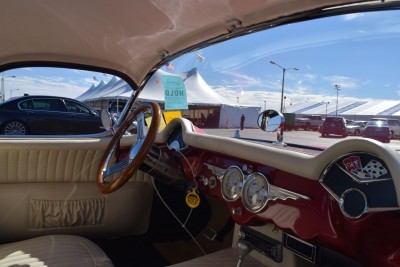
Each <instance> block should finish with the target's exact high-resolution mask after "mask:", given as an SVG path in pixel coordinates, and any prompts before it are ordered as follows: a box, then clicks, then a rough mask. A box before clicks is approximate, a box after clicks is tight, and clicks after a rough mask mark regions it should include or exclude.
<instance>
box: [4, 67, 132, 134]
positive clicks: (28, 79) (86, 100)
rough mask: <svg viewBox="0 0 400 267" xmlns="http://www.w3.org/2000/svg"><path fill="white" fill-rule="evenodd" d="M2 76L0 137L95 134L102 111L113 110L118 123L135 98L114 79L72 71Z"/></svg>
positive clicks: (45, 70) (41, 70)
mask: <svg viewBox="0 0 400 267" xmlns="http://www.w3.org/2000/svg"><path fill="white" fill-rule="evenodd" d="M1 77H4V78H3V81H2V86H1V87H2V88H1V90H0V91H1V92H0V109H1V112H0V135H11V134H13V135H31V136H34V135H41V136H44V135H49V136H53V135H85V134H98V133H101V132H104V131H106V129H105V127H104V125H103V123H102V119H101V116H100V113H101V112H102V110H108V109H109V108H110V106H112V107H113V108H114V107H115V109H113V111H115V112H112V115H111V114H110V116H113V117H115V118H117V117H118V114H117V112H118V111H121V110H122V108H123V107H124V105H125V103H126V101H127V100H128V99H129V98H130V97H131V95H132V94H133V93H134V90H133V89H134V86H131V85H130V84H128V83H127V82H126V81H125V80H124V79H121V78H120V77H118V76H115V75H113V74H111V73H104V72H97V71H92V70H82V69H77V68H56V67H32V66H26V67H23V68H15V69H9V70H6V71H3V73H2V76H1ZM1 96H2V97H1ZM20 110H22V111H23V112H21V111H20ZM3 129H7V131H5V130H3ZM28 138H29V136H28Z"/></svg>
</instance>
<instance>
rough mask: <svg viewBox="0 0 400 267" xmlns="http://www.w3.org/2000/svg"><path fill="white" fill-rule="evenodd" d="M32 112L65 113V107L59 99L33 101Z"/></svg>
mask: <svg viewBox="0 0 400 267" xmlns="http://www.w3.org/2000/svg"><path fill="white" fill-rule="evenodd" d="M32 102H33V109H34V110H45V111H59V112H60V111H61V112H65V111H66V109H65V106H64V104H63V103H62V102H61V100H59V99H40V98H39V99H33V100H32Z"/></svg>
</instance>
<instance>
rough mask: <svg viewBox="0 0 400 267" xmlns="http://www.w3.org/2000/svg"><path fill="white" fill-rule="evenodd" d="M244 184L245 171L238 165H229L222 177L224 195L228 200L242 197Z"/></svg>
mask: <svg viewBox="0 0 400 267" xmlns="http://www.w3.org/2000/svg"><path fill="white" fill-rule="evenodd" d="M242 185H243V172H242V171H241V169H240V168H239V167H237V166H231V167H229V168H228V169H227V170H226V171H225V173H224V176H223V177H222V184H221V191H222V196H223V197H224V199H225V200H227V201H235V200H237V199H238V198H239V197H240V192H241V190H242Z"/></svg>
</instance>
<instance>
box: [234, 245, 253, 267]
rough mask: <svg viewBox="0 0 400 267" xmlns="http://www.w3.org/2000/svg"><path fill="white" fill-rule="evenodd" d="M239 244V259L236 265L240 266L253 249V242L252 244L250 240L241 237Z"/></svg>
mask: <svg viewBox="0 0 400 267" xmlns="http://www.w3.org/2000/svg"><path fill="white" fill-rule="evenodd" d="M237 246H238V249H239V260H238V263H237V265H236V267H240V265H241V264H242V261H243V259H244V257H246V256H247V254H249V253H250V252H251V251H252V250H253V244H251V243H250V242H249V241H246V240H242V239H239V240H238V242H237Z"/></svg>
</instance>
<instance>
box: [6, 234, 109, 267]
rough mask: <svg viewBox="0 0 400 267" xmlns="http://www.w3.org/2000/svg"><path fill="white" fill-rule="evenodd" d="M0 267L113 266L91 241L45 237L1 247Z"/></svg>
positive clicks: (72, 237)
mask: <svg viewBox="0 0 400 267" xmlns="http://www.w3.org/2000/svg"><path fill="white" fill-rule="evenodd" d="M0 266H24V267H25V266H26V267H27V266H35V267H37V266H47V267H50V266H57V267H59V266H84V267H86V266H101V267H105V266H114V265H113V264H112V262H111V260H110V259H109V258H108V257H107V255H106V254H105V253H104V252H103V251H102V250H101V249H100V248H99V247H98V246H97V245H96V244H94V243H93V242H92V241H90V240H88V239H85V238H83V237H79V236H72V235H47V236H42V237H36V238H32V239H28V240H24V241H20V242H15V243H10V244H4V245H0Z"/></svg>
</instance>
